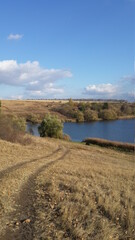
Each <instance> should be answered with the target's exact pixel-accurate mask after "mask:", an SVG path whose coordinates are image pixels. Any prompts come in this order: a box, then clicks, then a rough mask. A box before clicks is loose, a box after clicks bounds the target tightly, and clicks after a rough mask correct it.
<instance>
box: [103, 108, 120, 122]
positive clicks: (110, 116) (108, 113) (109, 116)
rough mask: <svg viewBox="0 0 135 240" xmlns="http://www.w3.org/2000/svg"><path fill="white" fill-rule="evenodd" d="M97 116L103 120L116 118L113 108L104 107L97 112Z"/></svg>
mask: <svg viewBox="0 0 135 240" xmlns="http://www.w3.org/2000/svg"><path fill="white" fill-rule="evenodd" d="M99 117H100V118H102V119H103V120H114V119H117V114H116V112H114V111H113V110H109V109H105V110H102V111H101V112H100V113H99Z"/></svg>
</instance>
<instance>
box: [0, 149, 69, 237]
mask: <svg viewBox="0 0 135 240" xmlns="http://www.w3.org/2000/svg"><path fill="white" fill-rule="evenodd" d="M67 153H68V150H67V149H66V148H65V147H61V146H59V145H58V146H57V148H56V149H55V150H54V151H53V152H51V153H50V154H47V155H44V156H42V157H40V158H39V157H38V158H36V157H35V158H33V159H31V160H29V161H25V162H20V163H18V164H15V165H13V166H11V167H8V168H7V169H5V170H3V171H1V172H0V181H1V184H0V195H1V196H0V199H1V202H0V239H1V240H8V239H10V240H11V239H33V222H34V218H35V216H34V209H33V201H34V179H35V178H36V176H37V175H38V174H39V173H40V172H41V171H42V170H45V169H47V168H49V167H50V166H51V165H53V164H55V162H57V161H60V160H62V159H63V158H64V157H65V155H67ZM26 219H29V220H28V222H29V224H28V223H26V222H27V221H26V222H25V220H26Z"/></svg>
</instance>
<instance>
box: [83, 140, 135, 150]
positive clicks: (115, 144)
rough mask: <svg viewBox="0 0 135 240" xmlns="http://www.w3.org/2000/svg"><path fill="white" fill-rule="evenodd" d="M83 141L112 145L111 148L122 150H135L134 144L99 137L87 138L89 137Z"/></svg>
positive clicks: (102, 145)
mask: <svg viewBox="0 0 135 240" xmlns="http://www.w3.org/2000/svg"><path fill="white" fill-rule="evenodd" d="M83 142H85V143H86V145H90V144H96V145H99V146H101V147H111V148H116V149H120V150H122V151H126V152H134V150H135V145H134V144H130V143H120V142H115V141H108V140H105V139H99V138H87V139H85V140H83Z"/></svg>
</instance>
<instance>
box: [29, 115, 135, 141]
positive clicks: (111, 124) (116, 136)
mask: <svg viewBox="0 0 135 240" xmlns="http://www.w3.org/2000/svg"><path fill="white" fill-rule="evenodd" d="M38 126H39V125H38V124H35V125H33V124H31V123H27V131H28V132H31V133H32V134H33V135H35V136H39V133H38ZM63 131H64V133H66V134H68V135H69V136H70V138H71V139H72V141H78V142H81V141H82V140H83V139H85V138H87V137H94V138H104V139H107V140H113V141H119V142H128V143H134V138H135V119H128V120H125V119H123V120H115V121H97V122H90V123H86V122H85V123H64V129H63Z"/></svg>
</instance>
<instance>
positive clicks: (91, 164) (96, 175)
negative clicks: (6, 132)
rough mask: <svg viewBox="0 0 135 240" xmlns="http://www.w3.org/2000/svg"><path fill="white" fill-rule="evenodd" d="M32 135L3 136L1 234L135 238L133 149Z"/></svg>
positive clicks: (34, 238)
mask: <svg viewBox="0 0 135 240" xmlns="http://www.w3.org/2000/svg"><path fill="white" fill-rule="evenodd" d="M31 140H32V142H31V143H30V144H29V145H27V146H22V145H20V144H13V143H9V142H6V141H2V140H0V240H14V239H18V240H19V239H21V240H23V239H28V240H51V239H54V240H55V239H56V240H57V239H58V240H64V239H66V240H72V239H73V240H81V239H82V240H94V239H95V240H99V239H102V240H109V239H112V240H116V239H117V240H118V239H119V240H127V239H128V240H129V239H131V240H134V239H135V184H134V181H135V158H134V157H135V156H134V154H133V153H124V152H120V151H116V150H111V149H107V148H102V147H99V146H92V145H91V146H86V145H83V144H77V143H70V142H65V141H61V140H56V139H55V140H54V139H49V138H45V139H41V138H36V137H31Z"/></svg>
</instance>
